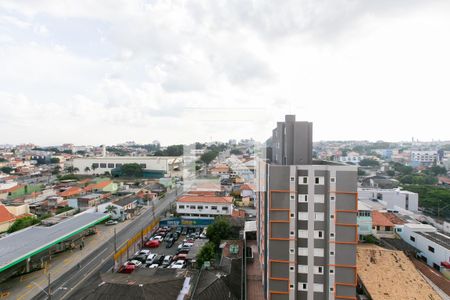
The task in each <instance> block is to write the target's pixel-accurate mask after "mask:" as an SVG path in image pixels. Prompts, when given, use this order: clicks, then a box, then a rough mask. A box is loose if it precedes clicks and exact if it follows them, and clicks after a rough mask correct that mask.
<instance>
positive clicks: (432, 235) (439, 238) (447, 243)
mask: <svg viewBox="0 0 450 300" xmlns="http://www.w3.org/2000/svg"><path fill="white" fill-rule="evenodd" d="M417 234H420V235H421V236H423V237H425V238H427V239H429V240H430V241H432V242H435V243H436V244H438V245H440V246H442V247H444V248H445V249H447V250H450V237H449V236H448V235H445V234H442V233H439V232H417Z"/></svg>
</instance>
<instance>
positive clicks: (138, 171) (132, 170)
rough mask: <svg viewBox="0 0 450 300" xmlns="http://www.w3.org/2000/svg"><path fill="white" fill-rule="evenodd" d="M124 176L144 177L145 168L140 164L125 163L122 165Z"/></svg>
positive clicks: (121, 169)
mask: <svg viewBox="0 0 450 300" xmlns="http://www.w3.org/2000/svg"><path fill="white" fill-rule="evenodd" d="M120 171H121V173H122V175H123V176H126V177H142V176H143V174H144V171H143V168H142V167H141V166H140V165H139V164H136V163H134V164H124V165H122V166H121V167H120Z"/></svg>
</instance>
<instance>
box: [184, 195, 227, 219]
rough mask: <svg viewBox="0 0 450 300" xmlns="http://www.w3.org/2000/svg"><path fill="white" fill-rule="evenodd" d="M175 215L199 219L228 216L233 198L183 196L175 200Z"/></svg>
mask: <svg viewBox="0 0 450 300" xmlns="http://www.w3.org/2000/svg"><path fill="white" fill-rule="evenodd" d="M177 213H178V214H180V215H182V216H185V217H199V218H206V217H209V218H211V217H215V216H221V215H227V216H230V215H231V214H232V213H233V197H222V196H211V195H184V196H181V197H180V198H179V199H178V200H177Z"/></svg>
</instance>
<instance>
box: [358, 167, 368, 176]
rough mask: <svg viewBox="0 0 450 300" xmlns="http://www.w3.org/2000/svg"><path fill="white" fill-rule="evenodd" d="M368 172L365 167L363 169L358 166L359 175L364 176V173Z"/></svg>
mask: <svg viewBox="0 0 450 300" xmlns="http://www.w3.org/2000/svg"><path fill="white" fill-rule="evenodd" d="M366 174H367V173H366V171H364V170H363V169H361V168H358V176H364V175H366Z"/></svg>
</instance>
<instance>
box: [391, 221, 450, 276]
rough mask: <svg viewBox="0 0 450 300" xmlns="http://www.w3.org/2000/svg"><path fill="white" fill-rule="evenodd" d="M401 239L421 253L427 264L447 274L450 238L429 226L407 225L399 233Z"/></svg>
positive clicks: (449, 259)
mask: <svg viewBox="0 0 450 300" xmlns="http://www.w3.org/2000/svg"><path fill="white" fill-rule="evenodd" d="M397 233H398V234H399V235H400V237H401V238H402V239H403V240H404V241H405V242H407V243H408V244H410V245H411V246H413V247H414V248H416V249H417V250H418V251H420V254H421V256H422V258H423V259H424V260H426V263H427V264H428V265H429V266H430V267H433V268H435V269H436V270H439V271H441V272H445V271H447V270H448V269H450V237H449V236H448V235H446V234H443V233H440V232H438V231H437V229H436V228H435V227H433V226H431V225H427V224H405V225H404V226H403V228H402V230H401V231H397Z"/></svg>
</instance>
